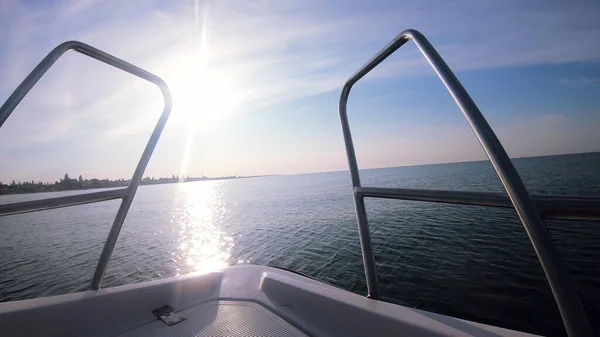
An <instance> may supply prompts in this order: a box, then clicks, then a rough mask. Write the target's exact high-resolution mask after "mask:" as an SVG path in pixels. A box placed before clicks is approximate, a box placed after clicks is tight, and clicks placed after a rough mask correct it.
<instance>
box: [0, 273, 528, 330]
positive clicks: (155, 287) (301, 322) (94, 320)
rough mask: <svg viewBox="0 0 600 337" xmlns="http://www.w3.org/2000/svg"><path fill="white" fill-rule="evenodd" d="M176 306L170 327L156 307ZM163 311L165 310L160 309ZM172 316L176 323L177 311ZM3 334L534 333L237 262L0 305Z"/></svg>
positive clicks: (0, 321)
mask: <svg viewBox="0 0 600 337" xmlns="http://www.w3.org/2000/svg"><path fill="white" fill-rule="evenodd" d="M165 306H169V307H170V308H169V309H168V310H165V311H161V313H162V314H163V315H164V314H165V313H167V312H169V310H177V311H178V312H179V313H181V314H183V315H185V316H186V319H185V320H183V321H180V322H179V323H176V324H173V325H167V323H165V322H163V321H162V320H159V319H157V316H156V315H155V314H154V313H153V311H154V312H156V309H158V308H165ZM159 316H160V315H159ZM163 317H164V318H165V320H167V321H171V320H172V321H176V320H177V318H178V317H179V314H178V313H174V312H172V313H171V314H170V315H169V316H168V317H165V316H163ZM0 335H2V336H45V337H47V336H60V337H65V336H87V337H106V336H120V337H134V336H155V337H163V336H168V337H187V336H233V337H236V336H266V337H275V336H324V337H332V336H356V337H358V336H382V337H384V336H390V337H392V336H394V337H395V336H410V337H418V336H440V337H441V336H444V337H448V336H461V337H467V336H484V337H499V336H511V337H516V336H520V337H521V336H532V335H529V334H526V333H523V332H518V331H513V330H507V329H503V328H499V327H495V326H490V325H486V324H480V323H476V322H469V321H465V320H462V319H457V318H453V317H448V316H444V315H439V314H435V313H431V312H426V311H422V310H418V309H412V308H407V307H403V306H399V305H394V304H391V303H385V302H381V301H376V300H372V299H368V298H366V297H364V296H360V295H357V294H354V293H351V292H348V291H345V290H342V289H339V288H335V287H332V286H330V285H326V284H323V283H321V282H318V281H315V280H312V279H309V278H306V277H304V276H301V275H298V274H295V273H292V272H288V271H284V270H280V269H275V268H271V267H265V266H256V265H239V266H234V267H228V268H225V269H224V270H222V271H219V272H214V273H208V274H203V275H184V276H178V277H174V278H169V279H163V280H157V281H150V282H144V283H139V284H130V285H126V286H120V287H114V288H103V289H100V290H90V291H85V292H81V293H74V294H67V295H60V296H53V297H45V298H38V299H34V300H25V301H15V302H7V303H0Z"/></svg>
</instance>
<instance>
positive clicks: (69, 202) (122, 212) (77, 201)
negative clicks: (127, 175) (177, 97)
mask: <svg viewBox="0 0 600 337" xmlns="http://www.w3.org/2000/svg"><path fill="white" fill-rule="evenodd" d="M69 50H75V51H77V52H79V53H81V54H83V55H87V56H89V57H91V58H94V59H96V60H98V61H101V62H104V63H106V64H108V65H111V66H113V67H116V68H118V69H121V70H123V71H126V72H128V73H130V74H132V75H135V76H137V77H139V78H141V79H144V80H146V81H149V82H151V83H154V84H155V85H157V86H158V88H159V89H160V91H161V92H162V95H163V99H164V103H165V106H164V108H163V111H162V114H161V115H160V118H159V120H158V122H157V124H156V126H155V127H154V131H152V135H150V139H149V140H148V143H147V144H146V147H145V148H144V152H143V153H142V156H141V158H140V160H139V162H138V164H137V166H136V168H135V171H134V173H133V176H132V178H131V182H130V183H129V185H128V186H127V187H126V188H124V189H120V190H115V191H108V192H98V193H86V194H80V195H77V196H72V197H64V198H55V199H45V200H37V201H33V202H30V203H25V205H20V208H16V209H15V208H14V207H12V206H14V204H13V205H5V206H4V209H5V210H6V211H7V212H5V213H4V214H9V213H8V211H10V212H12V213H10V214H14V213H19V211H18V210H19V209H22V208H23V206H24V207H25V208H29V209H30V210H42V209H52V208H58V207H68V206H74V205H81V204H84V203H90V202H98V201H104V200H110V199H117V198H121V199H122V201H121V205H120V206H119V210H118V211H117V215H116V216H115V219H114V221H113V224H112V227H111V228H110V232H109V234H108V237H107V239H106V242H105V244H104V247H103V248H102V253H101V255H100V259H99V260H98V265H97V266H96V270H95V271H94V276H93V278H92V282H91V285H90V288H91V289H99V288H100V283H101V282H102V277H103V276H104V272H105V271H106V267H107V265H108V261H109V260H110V257H111V255H112V252H113V250H114V248H115V244H116V243H117V238H118V237H119V233H120V231H121V227H122V226H123V221H125V217H126V216H127V212H128V211H129V207H130V206H131V202H132V201H133V197H134V196H135V192H136V191H137V188H138V186H139V184H140V181H141V179H142V175H143V174H144V171H145V170H146V166H147V165H148V161H150V157H152V152H153V151H154V148H155V147H156V143H157V142H158V139H159V138H160V135H161V133H162V130H163V129H164V127H165V124H166V123H167V120H168V119H169V114H170V113H171V105H172V104H171V94H170V93H169V88H168V87H167V84H166V83H165V82H164V81H163V80H162V79H161V78H160V77H158V76H156V75H154V74H152V73H150V72H148V71H146V70H144V69H142V68H139V67H137V66H134V65H133V64H131V63H128V62H126V61H123V60H121V59H119V58H117V57H114V56H112V55H110V54H107V53H105V52H103V51H101V50H99V49H96V48H94V47H92V46H89V45H87V44H85V43H82V42H78V41H67V42H64V43H62V44H60V45H59V46H57V47H56V48H54V49H53V50H52V51H51V52H50V53H49V54H48V55H47V56H46V57H45V58H44V59H43V60H42V61H41V62H40V63H39V64H38V65H37V66H36V67H35V68H34V69H33V70H32V71H31V73H30V74H29V75H28V76H27V77H26V78H25V79H24V80H23V82H21V84H20V85H19V86H18V87H17V89H15V91H14V92H13V93H12V94H11V95H10V97H9V98H8V100H7V101H6V102H5V103H4V104H3V105H2V107H0V128H1V127H2V125H4V122H6V120H7V119H8V117H10V115H11V113H12V112H13V110H14V109H15V108H16V107H17V106H18V105H19V103H21V101H22V100H23V98H25V96H26V95H27V94H28V93H29V91H30V90H31V88H33V86H35V84H36V83H37V82H38V81H39V80H40V78H42V76H44V74H45V73H46V72H47V71H48V69H50V67H52V65H54V63H56V61H57V60H58V59H59V58H60V57H61V56H62V55H63V54H64V53H65V52H67V51H69ZM0 209H2V208H0Z"/></svg>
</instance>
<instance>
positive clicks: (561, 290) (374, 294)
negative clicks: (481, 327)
mask: <svg viewBox="0 0 600 337" xmlns="http://www.w3.org/2000/svg"><path fill="white" fill-rule="evenodd" d="M409 40H412V41H413V42H414V43H415V44H416V45H417V48H418V49H419V50H420V51H421V53H422V54H423V56H424V57H425V58H426V59H427V61H428V62H429V64H430V65H431V66H432V67H433V69H434V70H435V72H436V73H437V75H438V76H439V78H440V79H441V80H442V82H443V83H444V85H445V86H446V88H447V89H448V92H449V93H450V95H451V96H452V97H453V98H454V101H455V102H456V104H457V105H458V107H459V108H460V110H461V111H462V113H463V116H464V117H465V118H466V119H467V121H468V122H469V125H470V126H471V129H472V130H473V132H474V133H475V136H476V137H477V139H478V140H479V143H480V144H481V146H482V147H483V150H484V151H485V153H486V155H487V156H488V158H489V160H490V161H491V163H492V166H493V167H494V169H495V170H496V173H497V174H498V177H500V180H501V182H502V185H503V186H504V188H505V190H506V192H507V196H505V195H501V194H494V193H477V192H462V191H431V190H409V189H393V188H376V187H362V186H361V183H360V174H359V171H358V164H357V161H356V154H355V151H354V145H353V142H352V135H351V133H350V124H349V122H348V114H347V111H346V107H347V103H348V97H349V95H350V90H351V89H352V87H353V86H354V84H356V83H357V82H358V81H359V80H360V79H361V78H363V77H364V76H365V75H366V74H367V73H369V72H370V71H371V70H373V68H375V67H376V66H377V65H379V64H380V63H381V62H382V61H383V60H385V59H386V58H387V57H388V56H390V55H391V54H392V53H394V52H395V51H396V50H397V49H398V48H400V47H402V46H403V45H404V44H405V43H406V42H408V41H409ZM339 116H340V122H341V125H342V133H343V135H344V141H345V145H346V154H347V157H348V165H349V167H350V176H351V179H352V187H353V200H354V206H355V211H356V219H357V222H358V231H359V238H360V245H361V250H362V258H363V264H364V269H365V276H366V281H367V288H368V297H370V298H374V299H379V297H380V293H379V284H378V279H377V270H376V266H375V257H374V254H373V249H372V246H371V236H370V231H369V223H368V220H367V213H366V209H365V203H364V198H365V197H375V198H391V199H405V200H421V201H433V202H446V203H457V204H474V205H486V206H499V207H514V208H515V210H516V212H517V214H518V216H519V218H520V220H521V222H522V223H523V227H525V230H526V231H527V234H528V236H529V239H530V241H531V244H532V245H533V248H534V250H535V252H536V254H537V256H538V259H539V261H540V264H541V265H542V268H543V270H544V273H545V275H546V278H547V279H548V283H549V284H550V288H551V289H552V293H553V294H554V298H555V300H556V303H557V305H558V309H559V311H560V314H561V316H562V319H563V322H564V325H565V328H566V330H567V333H568V334H569V335H570V336H592V331H591V328H590V325H589V323H588V319H587V316H586V313H585V310H584V309H583V306H582V305H581V301H580V299H579V296H578V294H577V291H576V290H575V286H574V285H573V282H572V280H571V277H570V274H569V271H568V269H567V266H566V265H565V264H564V262H563V260H562V258H561V256H560V254H559V251H558V250H557V248H556V246H555V245H554V242H553V241H552V238H551V237H550V234H549V233H548V230H547V228H546V226H545V224H544V222H543V221H542V218H541V215H544V216H546V217H553V218H567V219H573V218H576V219H579V218H581V219H591V220H598V217H599V214H600V202H599V200H598V199H584V198H569V197H536V198H535V200H534V198H532V197H531V196H530V195H529V192H528V191H527V189H526V188H525V185H524V184H523V182H522V180H521V177H520V176H519V174H518V173H517V170H516V169H515V167H514V165H513V164H512V162H511V160H510V158H509V157H508V155H507V154H506V151H505V150H504V147H503V146H502V144H501V143H500V141H499V140H498V138H497V137H496V134H495V133H494V131H493V130H492V128H491V127H490V125H489V124H488V123H487V121H486V119H485V118H484V117H483V114H482V113H481V111H479V108H478V107H477V105H475V102H473V100H472V99H471V97H470V96H469V94H468V93H467V91H466V90H465V88H464V87H463V86H462V84H461V83H460V82H459V81H458V79H457V78H456V76H455V75H454V73H453V72H452V71H451V70H450V68H449V67H448V65H447V64H446V62H444V60H443V59H442V58H441V56H440V55H439V54H438V52H437V51H436V50H435V49H434V48H433V46H432V45H431V44H430V43H429V41H428V40H427V39H426V38H425V36H423V35H422V34H421V33H419V32H418V31H416V30H412V29H409V30H406V31H404V32H402V33H400V34H399V35H398V36H397V37H396V38H394V39H393V40H392V41H391V42H390V43H389V44H388V45H387V46H385V47H384V48H383V49H382V50H381V51H380V52H379V53H377V54H376V55H375V56H374V57H373V58H372V59H371V60H369V61H368V62H367V63H366V64H365V65H363V66H362V67H361V68H360V69H359V70H358V71H357V72H356V73H355V74H354V75H352V76H350V78H349V79H348V80H347V82H346V83H345V84H344V87H343V88H342V93H341V96H340V102H339ZM509 202H510V203H509ZM538 207H539V208H538ZM540 211H542V212H541V213H540Z"/></svg>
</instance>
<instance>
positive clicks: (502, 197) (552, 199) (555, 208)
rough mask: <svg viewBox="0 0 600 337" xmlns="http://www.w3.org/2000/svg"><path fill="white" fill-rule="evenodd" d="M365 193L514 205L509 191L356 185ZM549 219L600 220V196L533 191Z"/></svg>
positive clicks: (438, 201)
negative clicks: (544, 193)
mask: <svg viewBox="0 0 600 337" xmlns="http://www.w3.org/2000/svg"><path fill="white" fill-rule="evenodd" d="M354 193H355V194H357V195H358V196H361V197H371V198H382V199H397V200H412V201H429V202H436V203H446V204H453V205H475V206H489V207H504V208H513V204H512V202H511V201H510V198H509V197H508V195H506V194H503V193H493V192H473V191H447V190H425V189H413V188H386V187H355V188H354ZM531 197H532V198H533V201H534V203H535V204H536V205H537V207H538V210H539V211H540V216H541V217H542V218H545V219H557V220H585V221H600V198H581V197H572V196H554V195H552V196H550V195H532V196H531Z"/></svg>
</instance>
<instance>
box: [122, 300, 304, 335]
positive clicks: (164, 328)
mask: <svg viewBox="0 0 600 337" xmlns="http://www.w3.org/2000/svg"><path fill="white" fill-rule="evenodd" d="M180 312H182V313H184V314H185V316H186V317H187V319H186V320H184V321H182V322H180V323H177V324H175V325H172V326H169V325H167V324H166V323H164V322H163V321H161V320H156V321H154V322H152V323H148V324H145V325H142V326H140V327H138V328H135V329H133V330H130V331H128V332H125V333H122V334H119V335H117V336H119V337H137V336H140V337H141V336H151V337H188V336H190V337H192V336H193V337H204V336H230V337H238V336H239V337H245V336H264V337H301V336H307V335H306V334H305V333H303V332H302V331H300V330H298V329H297V328H295V327H294V326H292V325H291V324H289V323H288V322H286V321H285V320H283V319H281V318H280V317H279V316H277V315H275V314H274V313H272V312H271V311H269V310H268V309H266V308H265V307H263V306H261V305H260V304H257V303H253V302H246V301H211V302H208V303H203V304H200V305H197V306H194V307H191V308H188V309H186V310H181V311H180Z"/></svg>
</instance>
